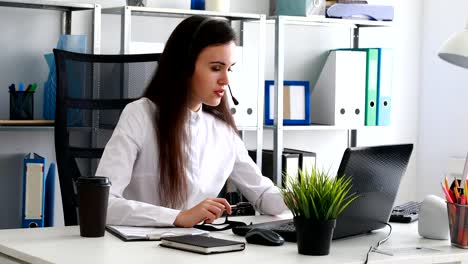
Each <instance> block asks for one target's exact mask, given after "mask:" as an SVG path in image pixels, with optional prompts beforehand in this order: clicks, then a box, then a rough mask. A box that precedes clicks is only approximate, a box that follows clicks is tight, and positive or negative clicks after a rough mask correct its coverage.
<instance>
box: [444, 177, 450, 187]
mask: <svg viewBox="0 0 468 264" xmlns="http://www.w3.org/2000/svg"><path fill="white" fill-rule="evenodd" d="M445 188H447V190H449V189H450V185H449V182H448V179H447V175H445Z"/></svg>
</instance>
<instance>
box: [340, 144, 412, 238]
mask: <svg viewBox="0 0 468 264" xmlns="http://www.w3.org/2000/svg"><path fill="white" fill-rule="evenodd" d="M412 150H413V144H403V145H387V146H374V147H355V148H348V149H346V150H345V152H344V154H343V159H342V160H341V164H340V167H339V169H338V174H337V175H339V176H341V175H346V176H349V177H351V178H352V184H353V186H352V189H351V193H354V192H355V193H357V194H358V195H359V198H358V199H356V200H355V201H354V202H353V203H351V204H350V205H349V206H348V207H347V208H346V209H345V210H344V211H343V212H342V213H341V214H340V215H339V216H338V219H337V224H336V228H335V231H334V236H333V238H340V237H346V236H351V235H356V234H362V233H366V232H369V231H372V230H375V229H379V228H383V227H385V223H387V222H388V219H389V217H390V213H391V210H392V208H393V204H394V202H395V197H396V194H397V192H398V187H399V185H400V181H401V177H402V176H403V174H404V173H405V171H406V167H407V165H408V161H409V159H410V156H411V152H412Z"/></svg>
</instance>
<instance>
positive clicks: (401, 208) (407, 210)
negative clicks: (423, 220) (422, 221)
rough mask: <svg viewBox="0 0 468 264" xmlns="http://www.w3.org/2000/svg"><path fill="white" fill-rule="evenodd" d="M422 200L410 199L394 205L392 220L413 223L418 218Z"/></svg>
mask: <svg viewBox="0 0 468 264" xmlns="http://www.w3.org/2000/svg"><path fill="white" fill-rule="evenodd" d="M420 208H421V202H416V201H410V202H407V203H404V204H402V205H398V206H395V207H393V210H392V214H391V215H390V220H389V221H390V222H397V223H411V222H413V221H416V220H418V218H419V209H420Z"/></svg>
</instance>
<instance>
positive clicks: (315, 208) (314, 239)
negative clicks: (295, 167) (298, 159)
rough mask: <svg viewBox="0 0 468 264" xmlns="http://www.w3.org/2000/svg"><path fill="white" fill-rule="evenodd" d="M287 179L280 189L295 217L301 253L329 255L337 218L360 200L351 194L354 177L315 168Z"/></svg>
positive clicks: (298, 245)
mask: <svg viewBox="0 0 468 264" xmlns="http://www.w3.org/2000/svg"><path fill="white" fill-rule="evenodd" d="M285 178H286V182H285V185H284V187H282V188H280V189H281V192H282V194H283V199H284V201H285V203H286V206H287V207H288V208H289V209H290V210H291V212H292V214H293V216H294V224H295V226H296V233H297V247H298V251H299V254H305V255H328V254H329V252H330V244H331V239H332V237H333V230H334V228H335V225H336V218H337V217H338V215H339V214H340V213H341V212H342V211H343V210H344V209H345V208H346V207H347V206H348V205H350V204H351V203H352V202H353V201H354V200H355V199H356V198H357V197H358V195H356V194H355V193H350V190H351V187H352V184H351V178H349V177H345V176H344V175H343V176H341V177H333V175H329V172H328V171H325V170H323V169H322V170H319V169H317V168H316V167H313V168H312V169H311V170H310V171H301V170H300V171H299V175H298V177H285Z"/></svg>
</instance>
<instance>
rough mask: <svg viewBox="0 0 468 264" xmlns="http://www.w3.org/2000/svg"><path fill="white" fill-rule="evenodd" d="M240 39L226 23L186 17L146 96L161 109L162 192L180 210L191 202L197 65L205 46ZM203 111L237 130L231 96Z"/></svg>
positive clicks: (158, 131) (167, 202) (158, 132)
mask: <svg viewBox="0 0 468 264" xmlns="http://www.w3.org/2000/svg"><path fill="white" fill-rule="evenodd" d="M235 38H236V36H235V32H234V30H233V29H232V28H231V26H230V25H229V23H228V22H227V21H225V20H221V19H214V18H207V17H203V16H192V17H189V18H187V19H185V20H184V21H182V22H181V23H180V24H179V25H178V26H177V27H176V29H175V30H174V31H173V32H172V34H171V36H170V37H169V39H168V41H167V42H166V46H165V48H164V51H163V53H162V55H161V59H160V61H159V65H158V69H157V70H156V73H155V76H154V78H153V80H152V81H151V83H150V84H149V86H148V87H147V89H146V91H145V93H144V95H143V96H144V97H147V98H148V99H150V100H151V101H153V102H154V103H155V104H156V106H157V111H156V115H155V122H156V137H157V138H156V140H157V142H158V146H159V174H160V183H159V186H158V188H159V198H160V201H161V205H163V206H167V207H172V208H177V207H180V206H182V205H184V204H185V202H186V200H187V175H186V169H187V148H186V147H187V144H190V142H189V138H188V135H187V130H186V124H187V121H188V120H187V119H188V113H189V98H190V97H189V96H190V91H191V87H190V83H191V78H192V75H193V73H194V71H195V62H196V60H197V58H198V55H199V54H200V52H201V51H202V50H203V49H204V48H206V47H208V46H212V45H222V44H226V43H229V42H230V41H234V40H235ZM202 109H203V111H204V112H207V113H209V114H212V115H213V116H215V117H216V118H218V119H219V120H222V121H224V122H226V123H227V124H228V125H229V126H230V127H231V128H232V129H234V130H235V131H237V129H236V126H235V123H234V119H233V117H232V115H231V113H230V111H229V108H228V105H227V100H226V96H224V97H223V98H222V99H221V103H220V104H219V105H218V106H214V107H212V106H208V105H204V106H203V107H202Z"/></svg>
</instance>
